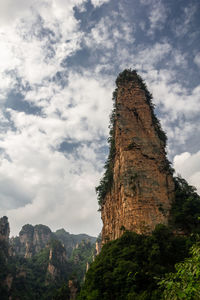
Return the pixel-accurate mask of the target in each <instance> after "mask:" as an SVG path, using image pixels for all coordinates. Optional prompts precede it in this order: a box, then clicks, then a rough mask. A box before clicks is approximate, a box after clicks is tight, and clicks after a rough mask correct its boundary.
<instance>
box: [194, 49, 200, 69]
mask: <svg viewBox="0 0 200 300" xmlns="http://www.w3.org/2000/svg"><path fill="white" fill-rule="evenodd" d="M194 62H195V64H196V65H197V66H198V67H200V52H199V53H197V54H196V55H195V57H194Z"/></svg>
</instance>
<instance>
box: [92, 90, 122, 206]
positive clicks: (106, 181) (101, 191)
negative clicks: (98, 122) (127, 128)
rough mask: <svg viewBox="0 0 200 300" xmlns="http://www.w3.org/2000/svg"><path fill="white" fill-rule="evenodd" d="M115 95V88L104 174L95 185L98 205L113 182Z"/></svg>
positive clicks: (101, 203)
mask: <svg viewBox="0 0 200 300" xmlns="http://www.w3.org/2000/svg"><path fill="white" fill-rule="evenodd" d="M116 97H117V89H116V90H115V91H114V93H113V101H114V107H113V110H112V113H111V115H110V125H109V129H110V130H109V138H108V144H109V155H108V159H107V161H106V162H105V165H104V169H105V172H104V175H103V177H102V178H101V180H100V183H99V185H98V186H97V187H96V193H97V198H98V204H99V207H100V208H101V206H102V205H103V203H104V198H105V196H106V194H107V193H108V192H109V191H110V190H111V188H112V184H113V167H114V158H115V153H116V149H115V137H114V134H115V121H116V120H115V115H116Z"/></svg>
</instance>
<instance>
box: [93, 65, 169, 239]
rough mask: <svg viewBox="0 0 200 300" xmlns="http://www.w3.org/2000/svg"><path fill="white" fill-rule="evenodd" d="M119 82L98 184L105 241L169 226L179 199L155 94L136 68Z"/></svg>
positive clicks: (126, 72)
mask: <svg viewBox="0 0 200 300" xmlns="http://www.w3.org/2000/svg"><path fill="white" fill-rule="evenodd" d="M116 84H117V89H116V91H115V92H114V101H115V103H114V111H113V114H112V116H111V123H112V124H111V130H110V131H111V137H110V140H109V141H110V155H109V158H108V161H107V163H106V165H105V168H106V172H105V174H104V177H103V178H102V180H101V182H100V186H99V187H97V193H98V197H99V203H100V207H101V208H100V209H101V217H102V221H103V229H102V243H103V244H104V243H106V241H108V240H114V239H116V238H119V237H120V236H121V235H122V234H123V231H124V230H130V231H134V232H136V233H139V234H142V233H145V234H149V233H151V232H152V230H154V228H155V226H156V225H157V224H159V223H161V224H165V225H167V224H168V221H169V215H170V208H171V204H172V201H173V199H174V181H173V176H172V174H173V172H172V169H171V167H170V164H169V161H168V160H167V158H166V151H165V146H166V135H165V133H164V132H163V131H162V129H161V126H160V123H159V121H158V119H157V118H156V116H155V114H154V107H153V104H152V102H151V99H152V96H151V94H150V93H149V92H148V90H147V88H146V85H145V84H144V82H143V81H142V79H141V77H140V76H138V75H137V73H136V71H131V70H125V71H124V72H122V73H121V74H120V75H119V77H118V78H117V80H116ZM108 182H109V185H108Z"/></svg>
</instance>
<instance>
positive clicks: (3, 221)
mask: <svg viewBox="0 0 200 300" xmlns="http://www.w3.org/2000/svg"><path fill="white" fill-rule="evenodd" d="M9 234H10V226H9V223H8V218H7V217H6V216H4V217H2V218H0V240H4V241H6V242H8V240H9Z"/></svg>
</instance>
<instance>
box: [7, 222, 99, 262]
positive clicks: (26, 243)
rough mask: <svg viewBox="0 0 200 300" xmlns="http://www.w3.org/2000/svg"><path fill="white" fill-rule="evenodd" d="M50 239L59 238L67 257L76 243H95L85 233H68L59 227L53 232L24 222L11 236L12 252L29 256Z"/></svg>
mask: <svg viewBox="0 0 200 300" xmlns="http://www.w3.org/2000/svg"><path fill="white" fill-rule="evenodd" d="M51 239H55V240H59V241H60V242H61V243H62V244H63V245H64V247H65V249H66V253H67V257H68V258H69V257H70V256H71V253H72V251H73V250H74V249H75V247H76V245H79V243H81V241H83V240H85V241H90V242H91V243H92V244H93V243H95V241H96V238H95V237H92V236H89V235H87V234H77V235H76V234H70V233H69V232H67V231H65V230H64V229H59V230H57V231H56V232H55V233H54V232H52V231H51V229H50V228H49V227H48V226H45V225H42V224H39V225H35V226H33V225H30V224H26V225H24V226H23V227H22V229H21V231H20V233H19V236H17V237H14V238H11V239H10V243H11V245H12V249H13V254H14V255H21V256H24V257H25V258H31V257H33V256H34V255H35V254H36V253H39V252H40V251H41V250H42V249H44V248H45V247H46V246H47V245H48V243H49V241H50V240H51Z"/></svg>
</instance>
